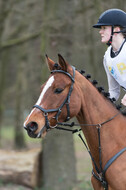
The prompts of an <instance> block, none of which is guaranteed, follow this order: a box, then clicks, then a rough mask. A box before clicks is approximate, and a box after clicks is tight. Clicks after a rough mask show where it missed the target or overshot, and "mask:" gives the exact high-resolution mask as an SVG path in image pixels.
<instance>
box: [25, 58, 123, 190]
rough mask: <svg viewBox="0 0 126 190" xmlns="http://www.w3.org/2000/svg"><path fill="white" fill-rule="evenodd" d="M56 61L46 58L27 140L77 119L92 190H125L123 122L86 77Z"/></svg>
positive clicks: (27, 124)
mask: <svg viewBox="0 0 126 190" xmlns="http://www.w3.org/2000/svg"><path fill="white" fill-rule="evenodd" d="M58 58H59V63H58V64H57V63H54V62H53V61H52V60H51V59H49V58H48V57H47V64H48V67H49V69H50V71H51V75H50V77H49V79H48V80H47V81H46V82H45V84H43V85H42V88H41V94H40V97H39V99H38V101H37V103H36V105H35V106H34V107H33V109H32V111H31V113H30V114H29V115H28V117H27V118H26V120H25V122H24V128H25V129H26V130H27V132H28V135H29V136H30V137H33V138H36V137H41V136H44V135H45V134H46V132H47V131H48V130H49V129H52V128H55V127H56V126H57V124H58V123H59V122H60V123H62V122H64V121H66V120H69V118H72V117H74V116H76V117H77V119H78V121H79V124H80V126H81V129H82V131H83V133H84V135H85V138H86V141H87V144H88V147H89V150H90V151H89V153H90V155H91V159H92V165H93V172H92V174H93V175H92V179H91V181H92V185H93V188H94V190H103V189H106V190H107V189H108V190H126V152H125V150H126V148H125V147H126V118H125V117H124V116H123V115H122V114H121V112H120V111H119V110H117V109H116V107H115V106H114V104H113V103H112V102H111V101H110V100H109V99H108V98H106V97H105V96H104V95H103V93H100V92H99V91H98V90H97V88H96V87H95V86H94V85H93V84H92V83H91V82H90V81H89V80H87V78H86V77H84V76H83V75H82V74H80V73H79V72H78V71H77V70H75V68H74V67H72V66H71V65H69V64H68V63H66V61H65V60H64V59H63V57H62V56H61V55H58Z"/></svg>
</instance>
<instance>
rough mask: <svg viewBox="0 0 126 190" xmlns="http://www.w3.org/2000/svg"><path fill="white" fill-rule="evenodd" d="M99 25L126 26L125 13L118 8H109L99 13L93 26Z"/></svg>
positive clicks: (97, 26)
mask: <svg viewBox="0 0 126 190" xmlns="http://www.w3.org/2000/svg"><path fill="white" fill-rule="evenodd" d="M101 26H120V27H123V28H125V27H126V13H125V12H124V11H122V10H120V9H109V10H107V11H105V12H103V13H102V14H101V16H100V17H99V20H98V22H97V24H95V25H93V27H94V28H101Z"/></svg>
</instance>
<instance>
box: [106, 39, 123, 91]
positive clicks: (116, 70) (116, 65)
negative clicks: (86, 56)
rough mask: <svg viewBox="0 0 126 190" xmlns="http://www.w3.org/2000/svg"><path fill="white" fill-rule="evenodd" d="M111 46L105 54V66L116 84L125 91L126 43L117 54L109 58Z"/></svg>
mask: <svg viewBox="0 0 126 190" xmlns="http://www.w3.org/2000/svg"><path fill="white" fill-rule="evenodd" d="M110 54H111V46H109V47H108V49H107V51H106V53H105V63H104V64H105V65H106V67H107V69H108V70H109V72H110V74H111V75H112V76H113V77H114V79H115V80H116V81H117V82H118V84H119V85H120V86H122V87H124V88H125V89H126V42H125V43H124V45H123V47H122V49H121V51H120V52H119V54H118V55H117V56H116V57H114V58H112V57H111V55H110Z"/></svg>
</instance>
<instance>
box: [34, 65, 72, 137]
mask: <svg viewBox="0 0 126 190" xmlns="http://www.w3.org/2000/svg"><path fill="white" fill-rule="evenodd" d="M72 70H73V76H72V75H71V74H70V73H68V72H66V71H63V70H52V71H51V74H53V73H63V74H65V75H67V76H68V77H69V78H70V79H71V86H70V88H69V92H68V94H67V97H66V98H65V100H64V101H63V102H62V104H61V105H60V106H59V107H58V108H56V109H44V108H43V107H41V106H39V105H34V106H33V108H37V109H39V110H41V111H42V113H43V115H44V117H45V126H44V127H43V128H42V129H41V130H40V132H39V133H38V135H37V137H38V138H39V137H41V134H42V133H43V131H44V130H46V131H48V130H50V129H51V128H55V127H56V126H57V123H58V117H59V115H60V113H61V111H62V108H63V106H64V105H66V108H67V117H66V120H65V121H68V120H69V119H70V108H69V104H70V96H71V93H72V91H73V85H74V82H75V67H73V66H72ZM52 112H57V113H56V115H55V116H54V117H53V119H55V120H56V121H57V123H56V125H55V126H50V122H49V119H48V114H49V113H52Z"/></svg>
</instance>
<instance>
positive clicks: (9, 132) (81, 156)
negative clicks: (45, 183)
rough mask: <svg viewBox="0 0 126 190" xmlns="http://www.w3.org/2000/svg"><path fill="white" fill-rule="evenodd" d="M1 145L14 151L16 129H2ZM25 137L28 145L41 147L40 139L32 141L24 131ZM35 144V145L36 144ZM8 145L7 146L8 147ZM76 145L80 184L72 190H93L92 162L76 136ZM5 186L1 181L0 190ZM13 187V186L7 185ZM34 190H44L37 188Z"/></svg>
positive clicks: (20, 188) (21, 189)
mask: <svg viewBox="0 0 126 190" xmlns="http://www.w3.org/2000/svg"><path fill="white" fill-rule="evenodd" d="M1 136H2V139H1V145H2V146H3V147H4V146H5V147H6V146H10V148H11V149H12V147H13V139H14V128H13V127H12V126H9V127H4V126H3V127H2V130H1ZM24 137H25V141H26V144H32V145H33V144H35V145H38V147H40V145H41V140H40V139H32V138H30V137H29V136H28V135H27V133H26V132H25V131H24ZM34 142H35V143H34ZM6 143H7V145H6ZM74 144H75V153H76V160H77V179H78V183H77V185H76V186H75V187H74V188H73V189H72V190H93V188H92V186H91V182H90V178H91V171H92V166H91V160H90V157H89V154H88V152H87V150H86V149H85V147H84V145H83V143H82V141H81V140H80V138H79V137H78V136H77V135H74ZM2 185H3V183H2V181H0V189H1V186H2ZM7 185H9V186H11V184H7ZM16 190H25V187H19V189H16ZM34 190H42V189H37V188H35V189H34Z"/></svg>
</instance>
